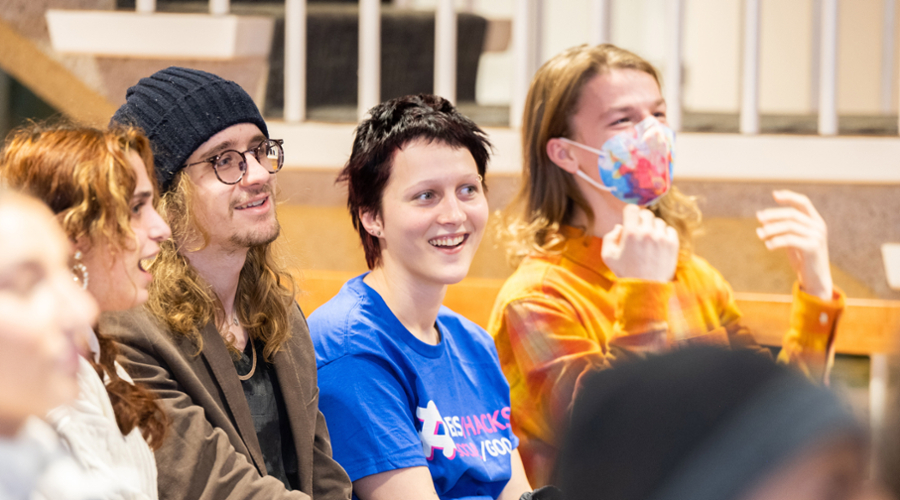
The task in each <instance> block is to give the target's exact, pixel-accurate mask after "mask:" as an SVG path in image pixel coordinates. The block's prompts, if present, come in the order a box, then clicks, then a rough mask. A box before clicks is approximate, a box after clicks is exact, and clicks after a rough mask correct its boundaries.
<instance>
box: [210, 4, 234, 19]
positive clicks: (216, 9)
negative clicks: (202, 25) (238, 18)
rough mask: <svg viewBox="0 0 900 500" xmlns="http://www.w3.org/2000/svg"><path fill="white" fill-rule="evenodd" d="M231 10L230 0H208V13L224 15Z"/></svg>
mask: <svg viewBox="0 0 900 500" xmlns="http://www.w3.org/2000/svg"><path fill="white" fill-rule="evenodd" d="M230 11H231V1H230V0H209V13H210V14H212V15H214V16H224V15H227V14H228V13H229V12H230Z"/></svg>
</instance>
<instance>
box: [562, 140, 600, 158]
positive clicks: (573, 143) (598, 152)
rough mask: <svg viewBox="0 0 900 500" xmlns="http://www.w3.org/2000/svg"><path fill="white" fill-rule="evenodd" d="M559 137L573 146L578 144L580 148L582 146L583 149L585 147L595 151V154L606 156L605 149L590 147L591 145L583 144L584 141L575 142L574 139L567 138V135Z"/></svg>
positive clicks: (586, 149)
mask: <svg viewBox="0 0 900 500" xmlns="http://www.w3.org/2000/svg"><path fill="white" fill-rule="evenodd" d="M557 139H559V140H561V141H563V142H565V143H566V144H571V145H573V146H577V147H579V148H581V149H583V150H585V151H590V152H591V153H594V154H596V155H599V156H602V157H604V158H606V153H604V152H603V151H600V150H599V149H594V148H592V147H590V146H585V145H584V144H582V143H580V142H575V141H573V140H572V139H568V138H565V137H557Z"/></svg>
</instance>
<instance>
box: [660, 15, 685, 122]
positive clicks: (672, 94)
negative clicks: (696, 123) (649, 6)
mask: <svg viewBox="0 0 900 500" xmlns="http://www.w3.org/2000/svg"><path fill="white" fill-rule="evenodd" d="M666 8H667V18H668V21H669V22H668V24H669V29H668V43H667V44H666V45H667V47H666V76H665V82H664V83H665V98H666V120H667V121H668V122H669V126H670V127H672V129H674V130H681V30H682V17H683V16H682V12H683V0H667V2H666Z"/></svg>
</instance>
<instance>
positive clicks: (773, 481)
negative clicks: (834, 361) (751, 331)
mask: <svg viewBox="0 0 900 500" xmlns="http://www.w3.org/2000/svg"><path fill="white" fill-rule="evenodd" d="M866 443H867V439H866V433H864V432H863V430H862V429H861V427H860V426H859V424H858V423H857V422H856V420H855V419H854V418H853V416H852V415H851V414H850V413H848V411H847V410H846V409H845V408H844V407H843V406H842V405H841V403H839V402H838V401H837V399H836V398H835V397H834V395H833V394H832V393H831V392H830V391H829V390H828V389H826V388H824V387H821V386H816V385H814V384H812V383H811V382H810V381H809V380H807V379H805V378H804V377H803V376H802V375H800V374H799V373H797V372H796V371H795V370H791V369H790V368H788V367H785V366H782V365H777V364H775V363H773V362H772V361H771V360H769V359H766V358H765V357H763V356H759V355H758V354H756V353H753V352H749V351H725V350H721V349H717V348H712V347H700V348H687V349H684V350H681V351H675V352H673V353H670V354H666V355H662V356H657V357H651V358H649V359H647V360H644V361H634V362H631V363H626V364H625V365H623V366H620V367H617V368H616V369H615V370H604V371H599V372H596V373H593V374H591V375H589V376H588V377H586V379H585V380H584V385H583V386H582V388H581V390H580V391H579V393H578V396H577V397H576V399H575V402H574V404H573V409H572V417H571V423H570V425H569V429H568V432H567V435H566V437H565V439H564V442H563V446H562V448H561V450H560V454H559V458H558V461H557V466H556V473H555V476H556V477H555V484H557V485H558V486H559V488H560V489H561V490H562V492H563V493H564V495H565V498H566V500H594V499H604V500H605V499H610V500H612V499H614V500H680V499H691V500H763V499H765V500H780V499H790V500H807V499H809V500H813V499H816V500H818V499H823V498H829V499H834V500H845V499H846V500H849V499H857V500H861V499H863V498H881V497H878V496H876V491H875V490H874V489H871V487H870V485H866V484H865V481H864V480H865V478H866V474H867V467H866V464H867V445H866Z"/></svg>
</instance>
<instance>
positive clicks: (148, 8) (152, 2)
mask: <svg viewBox="0 0 900 500" xmlns="http://www.w3.org/2000/svg"><path fill="white" fill-rule="evenodd" d="M134 7H135V9H134V10H135V12H137V13H138V14H152V13H154V12H156V0H137V1H135V2H134Z"/></svg>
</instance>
